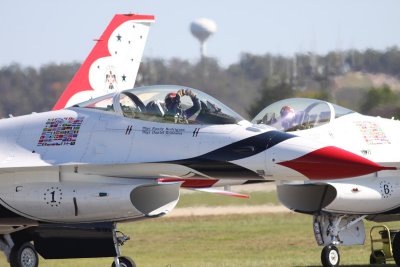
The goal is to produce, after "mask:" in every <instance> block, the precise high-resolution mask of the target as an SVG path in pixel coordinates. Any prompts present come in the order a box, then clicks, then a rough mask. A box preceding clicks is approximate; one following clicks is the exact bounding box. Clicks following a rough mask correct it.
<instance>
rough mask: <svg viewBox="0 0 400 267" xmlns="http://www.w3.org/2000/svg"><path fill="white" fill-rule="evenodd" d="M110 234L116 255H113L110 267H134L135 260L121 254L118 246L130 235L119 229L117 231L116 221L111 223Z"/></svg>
mask: <svg viewBox="0 0 400 267" xmlns="http://www.w3.org/2000/svg"><path fill="white" fill-rule="evenodd" d="M112 234H113V240H114V246H115V252H116V254H117V255H116V256H115V258H114V262H113V263H112V265H111V267H136V264H135V262H134V261H133V260H132V259H131V258H129V257H124V256H121V249H120V247H121V246H123V245H124V243H125V242H126V241H128V240H129V239H130V237H129V236H127V235H125V234H123V233H122V232H120V231H117V224H116V223H114V225H113V229H112Z"/></svg>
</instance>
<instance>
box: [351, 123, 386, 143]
mask: <svg viewBox="0 0 400 267" xmlns="http://www.w3.org/2000/svg"><path fill="white" fill-rule="evenodd" d="M355 125H356V126H357V127H358V128H359V129H360V132H361V134H362V135H363V137H364V141H365V142H366V143H367V144H368V145H386V144H390V141H389V139H388V138H387V136H386V134H385V132H384V131H383V130H382V128H381V127H380V126H379V125H378V124H377V123H375V122H371V121H357V122H355Z"/></svg>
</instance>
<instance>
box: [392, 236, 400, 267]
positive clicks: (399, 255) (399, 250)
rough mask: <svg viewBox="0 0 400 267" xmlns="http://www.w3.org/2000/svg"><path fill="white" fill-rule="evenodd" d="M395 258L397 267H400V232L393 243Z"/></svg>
mask: <svg viewBox="0 0 400 267" xmlns="http://www.w3.org/2000/svg"><path fill="white" fill-rule="evenodd" d="M392 250H393V258H394V262H395V263H396V265H397V266H400V232H399V233H397V234H396V235H395V236H394V238H393V243H392Z"/></svg>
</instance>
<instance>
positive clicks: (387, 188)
mask: <svg viewBox="0 0 400 267" xmlns="http://www.w3.org/2000/svg"><path fill="white" fill-rule="evenodd" d="M379 189H380V191H381V196H382V197H383V198H389V197H390V196H392V194H393V186H392V185H391V184H390V183H389V182H387V181H385V180H383V181H381V182H380V183H379Z"/></svg>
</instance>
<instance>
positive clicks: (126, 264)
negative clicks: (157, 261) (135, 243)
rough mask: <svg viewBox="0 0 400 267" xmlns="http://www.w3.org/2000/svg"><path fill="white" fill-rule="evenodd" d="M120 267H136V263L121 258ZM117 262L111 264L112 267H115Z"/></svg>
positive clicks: (126, 258) (129, 259) (127, 258)
mask: <svg viewBox="0 0 400 267" xmlns="http://www.w3.org/2000/svg"><path fill="white" fill-rule="evenodd" d="M118 259H119V266H120V267H136V264H135V262H134V261H133V260H132V259H131V258H129V257H119V258H118ZM115 266H116V265H115V262H113V264H111V267H115Z"/></svg>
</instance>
